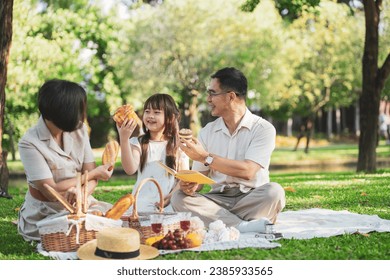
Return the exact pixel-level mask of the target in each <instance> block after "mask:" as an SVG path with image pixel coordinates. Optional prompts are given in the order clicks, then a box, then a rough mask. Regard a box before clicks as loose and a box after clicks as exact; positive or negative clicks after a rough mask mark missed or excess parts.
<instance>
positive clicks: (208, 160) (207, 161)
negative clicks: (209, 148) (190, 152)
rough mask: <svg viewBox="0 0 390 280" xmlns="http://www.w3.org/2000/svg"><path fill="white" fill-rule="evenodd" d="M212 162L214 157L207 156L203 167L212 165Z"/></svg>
mask: <svg viewBox="0 0 390 280" xmlns="http://www.w3.org/2000/svg"><path fill="white" fill-rule="evenodd" d="M213 160H214V157H213V156H212V155H211V154H209V155H208V156H207V157H206V159H205V161H204V165H205V166H209V165H210V164H212V163H213Z"/></svg>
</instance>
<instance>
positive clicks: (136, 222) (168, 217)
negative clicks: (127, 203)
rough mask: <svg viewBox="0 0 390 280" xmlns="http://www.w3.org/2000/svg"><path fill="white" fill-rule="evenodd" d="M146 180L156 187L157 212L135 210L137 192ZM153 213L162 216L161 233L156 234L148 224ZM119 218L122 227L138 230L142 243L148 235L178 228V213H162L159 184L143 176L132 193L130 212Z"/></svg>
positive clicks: (162, 206) (162, 198)
mask: <svg viewBox="0 0 390 280" xmlns="http://www.w3.org/2000/svg"><path fill="white" fill-rule="evenodd" d="M147 182H152V183H154V185H155V186H156V187H157V190H158V193H159V196H160V203H159V211H158V212H138V211H137V199H138V195H139V192H140V191H141V189H142V187H143V186H144V185H145V183H147ZM153 214H160V215H163V216H164V221H163V224H162V231H161V233H158V234H157V233H155V232H153V230H152V227H151V225H150V215H153ZM121 219H122V221H123V222H124V223H123V226H124V227H130V228H133V229H135V230H137V231H138V232H139V234H140V238H141V243H142V244H145V240H146V239H148V238H149V237H154V236H157V235H161V234H164V235H165V234H167V233H168V231H174V230H175V229H179V228H180V220H179V217H178V213H164V196H163V193H162V190H161V186H160V185H159V183H158V182H157V181H156V180H155V179H154V178H145V179H143V180H142V181H141V182H140V184H139V187H138V189H137V190H136V192H135V194H134V205H133V211H132V213H131V214H130V215H123V216H122V217H121Z"/></svg>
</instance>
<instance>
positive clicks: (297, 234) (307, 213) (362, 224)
mask: <svg viewBox="0 0 390 280" xmlns="http://www.w3.org/2000/svg"><path fill="white" fill-rule="evenodd" d="M275 231H276V232H280V233H282V234H283V238H286V239H292V238H295V239H310V238H314V237H330V236H336V235H342V234H352V233H356V232H359V233H368V232H373V231H376V232H390V220H385V219H381V218H379V217H378V216H377V215H364V214H356V213H351V212H349V211H345V210H344V211H334V210H329V209H319V208H313V209H306V210H298V211H285V212H282V213H280V214H279V216H278V220H277V223H276V225H275ZM280 246H281V245H280V244H279V243H277V240H269V239H266V238H265V237H264V235H262V234H258V233H245V234H241V235H240V238H239V239H238V240H237V241H224V242H215V243H210V244H203V245H202V246H200V247H198V248H193V249H187V250H190V251H213V250H228V249H239V248H249V247H250V248H263V249H272V248H276V247H280ZM38 251H39V252H40V253H41V254H43V255H45V256H49V257H52V258H55V259H76V258H77V256H76V253H59V252H45V251H43V250H42V247H41V246H40V245H38ZM177 252H180V250H175V251H168V250H165V251H162V250H161V251H160V253H161V254H168V253H177Z"/></svg>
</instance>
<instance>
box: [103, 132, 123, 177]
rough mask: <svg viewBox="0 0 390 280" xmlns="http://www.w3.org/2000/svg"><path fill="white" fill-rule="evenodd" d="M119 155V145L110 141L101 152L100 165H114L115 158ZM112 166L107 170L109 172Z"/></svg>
mask: <svg viewBox="0 0 390 280" xmlns="http://www.w3.org/2000/svg"><path fill="white" fill-rule="evenodd" d="M118 153H119V143H118V142H117V141H115V140H112V141H110V142H108V143H107V144H106V147H105V149H104V151H103V155H102V163H103V164H107V163H112V164H115V162H116V158H117V157H118ZM112 168H114V166H112V167H110V168H109V170H110V171H111V170H112Z"/></svg>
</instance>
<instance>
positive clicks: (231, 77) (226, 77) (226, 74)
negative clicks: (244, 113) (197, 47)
mask: <svg viewBox="0 0 390 280" xmlns="http://www.w3.org/2000/svg"><path fill="white" fill-rule="evenodd" d="M211 78H212V79H218V81H219V83H220V87H221V89H222V90H231V91H234V92H235V93H236V94H237V95H239V96H243V97H244V98H245V97H246V94H247V91H248V81H247V79H246V77H245V75H244V74H243V73H242V72H241V71H240V70H238V69H236V68H234V67H226V68H223V69H220V70H218V71H217V72H215V73H214V74H213V75H211Z"/></svg>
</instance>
